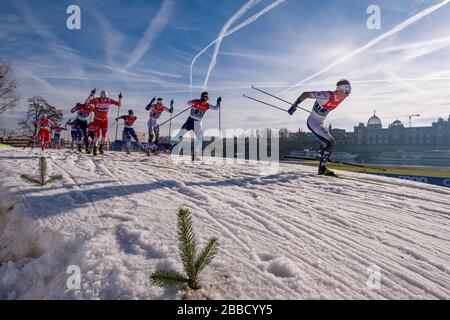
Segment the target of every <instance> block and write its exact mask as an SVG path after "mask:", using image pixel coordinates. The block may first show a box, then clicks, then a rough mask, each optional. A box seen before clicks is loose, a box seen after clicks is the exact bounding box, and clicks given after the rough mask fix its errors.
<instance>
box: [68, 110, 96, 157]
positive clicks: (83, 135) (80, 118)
mask: <svg viewBox="0 0 450 320" xmlns="http://www.w3.org/2000/svg"><path fill="white" fill-rule="evenodd" d="M92 111H94V108H93V107H92V106H90V105H89V104H81V103H77V105H76V106H75V107H74V108H73V109H72V110H70V112H72V113H75V112H77V118H76V119H75V121H74V122H75V128H76V130H77V135H76V142H77V146H78V152H81V150H82V140H83V139H84V146H85V148H86V153H88V151H89V142H88V120H89V116H90V114H91V112H92Z"/></svg>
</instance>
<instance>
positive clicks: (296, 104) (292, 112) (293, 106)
mask: <svg viewBox="0 0 450 320" xmlns="http://www.w3.org/2000/svg"><path fill="white" fill-rule="evenodd" d="M300 103H302V100H301V99H300V98H298V99H297V100H296V101H295V103H294V104H293V105H292V106H291V108H290V109H289V110H288V113H289V114H290V115H291V116H292V115H293V114H294V112H295V111H297V108H298V105H299V104H300Z"/></svg>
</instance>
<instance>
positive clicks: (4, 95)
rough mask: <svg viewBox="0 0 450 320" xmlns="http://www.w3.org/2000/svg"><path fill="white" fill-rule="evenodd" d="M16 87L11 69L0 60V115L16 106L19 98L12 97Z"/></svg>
mask: <svg viewBox="0 0 450 320" xmlns="http://www.w3.org/2000/svg"><path fill="white" fill-rule="evenodd" d="M17 85H18V84H17V80H16V78H15V75H14V70H13V68H12V67H11V65H10V64H9V63H7V62H6V61H3V60H1V59H0V113H3V112H5V111H6V110H8V109H11V108H14V107H15V106H16V105H17V102H18V101H19V97H18V96H16V95H14V91H15V90H16V88H17Z"/></svg>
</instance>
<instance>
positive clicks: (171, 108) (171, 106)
mask: <svg viewBox="0 0 450 320" xmlns="http://www.w3.org/2000/svg"><path fill="white" fill-rule="evenodd" d="M170 113H173V99H172V101H170Z"/></svg>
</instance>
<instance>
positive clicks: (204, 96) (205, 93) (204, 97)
mask: <svg viewBox="0 0 450 320" xmlns="http://www.w3.org/2000/svg"><path fill="white" fill-rule="evenodd" d="M201 98H202V100H203V101H206V100H208V98H209V97H208V92H206V91H203V92H202V94H201Z"/></svg>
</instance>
